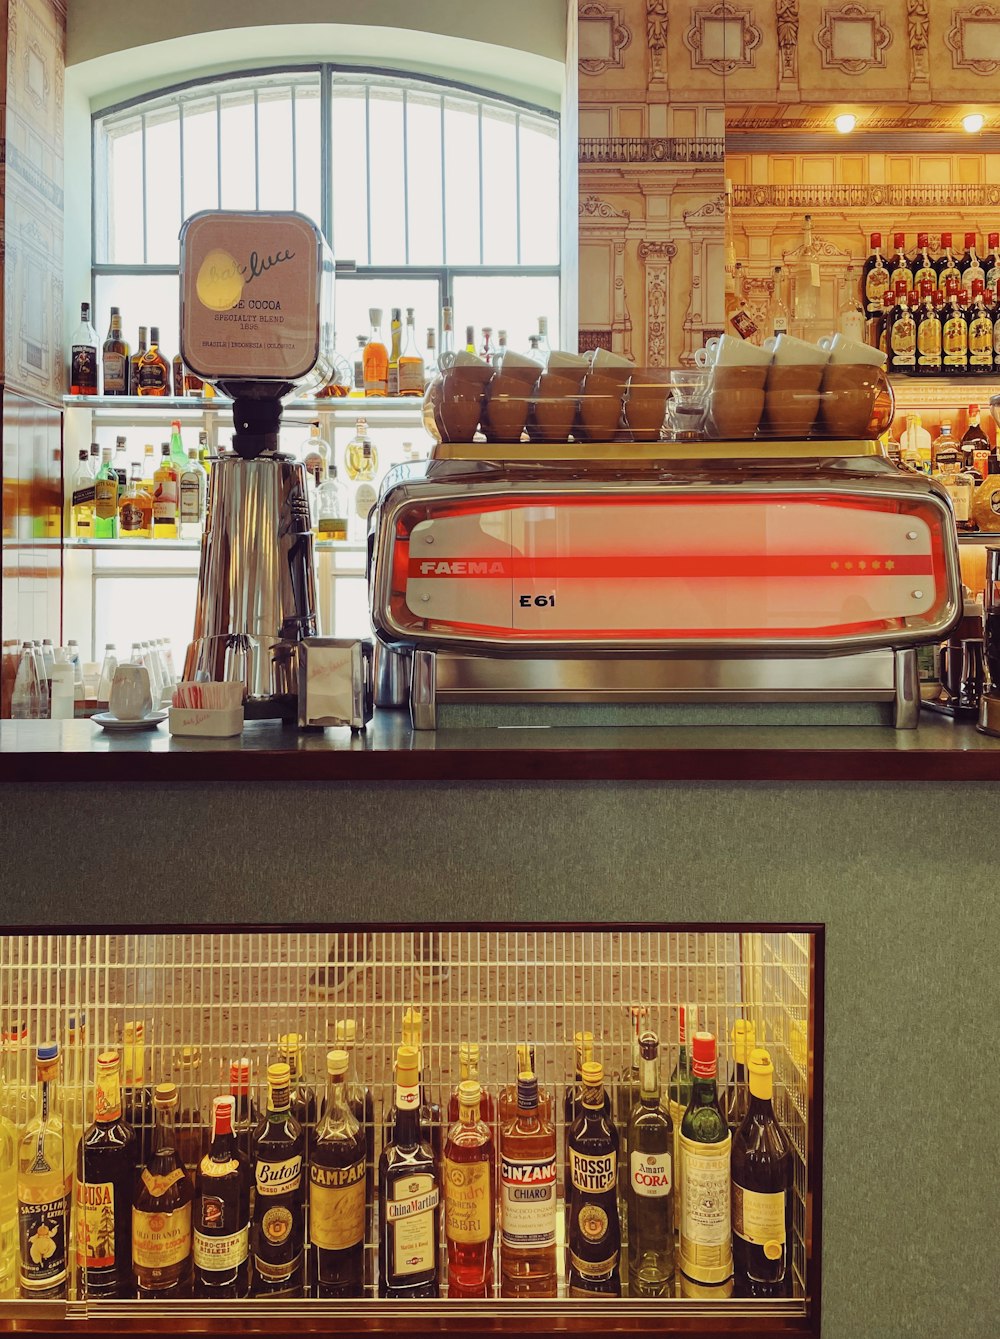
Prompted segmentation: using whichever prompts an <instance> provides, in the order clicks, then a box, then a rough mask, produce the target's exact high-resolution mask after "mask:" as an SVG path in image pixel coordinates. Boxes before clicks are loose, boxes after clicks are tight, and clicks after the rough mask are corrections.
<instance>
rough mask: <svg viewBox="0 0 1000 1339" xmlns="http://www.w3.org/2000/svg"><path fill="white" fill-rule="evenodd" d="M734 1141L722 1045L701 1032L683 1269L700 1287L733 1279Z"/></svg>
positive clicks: (684, 1149) (695, 1047)
mask: <svg viewBox="0 0 1000 1339" xmlns="http://www.w3.org/2000/svg"><path fill="white" fill-rule="evenodd" d="M732 1142H733V1139H732V1135H731V1134H730V1133H729V1127H728V1126H727V1125H726V1118H725V1116H724V1115H723V1114H722V1108H721V1107H720V1105H719V1095H718V1092H717V1090H716V1041H715V1038H714V1037H713V1036H712V1034H711V1033H710V1032H696V1033H695V1034H694V1038H693V1040H692V1044H691V1098H690V1101H689V1102H688V1105H687V1110H686V1111H685V1112H684V1119H683V1120H682V1122H681V1138H680V1154H681V1191H680V1193H681V1236H680V1248H681V1249H680V1266H681V1269H682V1271H683V1272H684V1273H685V1274H686V1275H687V1276H688V1278H690V1279H693V1280H694V1281H695V1282H696V1283H705V1284H715V1283H725V1282H726V1280H727V1279H729V1278H730V1277H731V1276H732V1272H733V1246H732V1230H731V1227H730V1221H729V1170H730V1156H731V1152H732Z"/></svg>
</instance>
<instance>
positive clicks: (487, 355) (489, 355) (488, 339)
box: [479, 325, 494, 367]
mask: <svg viewBox="0 0 1000 1339" xmlns="http://www.w3.org/2000/svg"><path fill="white" fill-rule="evenodd" d="M493 352H494V350H493V327H492V326H490V325H484V326H483V345H482V348H481V349H480V350H479V356H480V358H482V360H483V362H484V363H486V365H487V366H488V367H492V366H493Z"/></svg>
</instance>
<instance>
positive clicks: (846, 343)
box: [817, 334, 885, 367]
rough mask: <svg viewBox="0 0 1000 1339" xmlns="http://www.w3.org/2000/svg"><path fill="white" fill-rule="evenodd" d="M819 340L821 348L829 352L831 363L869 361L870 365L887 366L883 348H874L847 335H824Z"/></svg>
mask: <svg viewBox="0 0 1000 1339" xmlns="http://www.w3.org/2000/svg"><path fill="white" fill-rule="evenodd" d="M817 342H818V344H819V347H820V348H821V349H826V350H827V351H828V352H829V354H830V362H831V363H855V364H857V363H867V364H868V365H869V366H870V367H884V366H885V354H884V353H883V352H882V350H881V349H873V348H872V346H871V345H870V344H862V343H861V342H860V340H856V339H848V338H847V337H846V335H841V334H836V335H824V336H823V338H822V339H821V340H819V341H817Z"/></svg>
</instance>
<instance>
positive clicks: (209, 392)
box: [178, 355, 215, 400]
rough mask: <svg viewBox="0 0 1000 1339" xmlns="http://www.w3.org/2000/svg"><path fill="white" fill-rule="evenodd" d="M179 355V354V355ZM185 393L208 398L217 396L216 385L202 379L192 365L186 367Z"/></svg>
mask: <svg viewBox="0 0 1000 1339" xmlns="http://www.w3.org/2000/svg"><path fill="white" fill-rule="evenodd" d="M178 356H179V355H178ZM182 366H183V365H182ZM183 385H184V394H185V395H196V396H201V397H203V398H204V399H206V400H212V399H214V398H215V387H214V386H213V385H212V383H211V382H210V381H202V379H201V377H199V376H198V375H197V373H196V372H192V371H191V369H190V367H185V368H184V383H183Z"/></svg>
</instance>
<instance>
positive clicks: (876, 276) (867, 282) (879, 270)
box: [861, 232, 889, 317]
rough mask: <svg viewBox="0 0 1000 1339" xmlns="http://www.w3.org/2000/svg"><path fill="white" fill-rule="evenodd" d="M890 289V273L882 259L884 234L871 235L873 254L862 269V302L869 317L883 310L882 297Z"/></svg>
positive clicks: (874, 233) (875, 233)
mask: <svg viewBox="0 0 1000 1339" xmlns="http://www.w3.org/2000/svg"><path fill="white" fill-rule="evenodd" d="M888 287H889V271H888V269H887V267H886V263H885V261H884V260H883V259H882V234H881V233H880V232H873V233H872V235H871V252H870V254H869V256H868V259H867V260H866V261H865V263H864V265H863V266H862V268H861V301H862V303H863V304H864V308H865V311H866V313H867V314H868V316H869V317H872V316H878V314H879V313H880V312H881V310H882V295H883V294H884V293H885V290H886V289H887V288H888Z"/></svg>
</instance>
